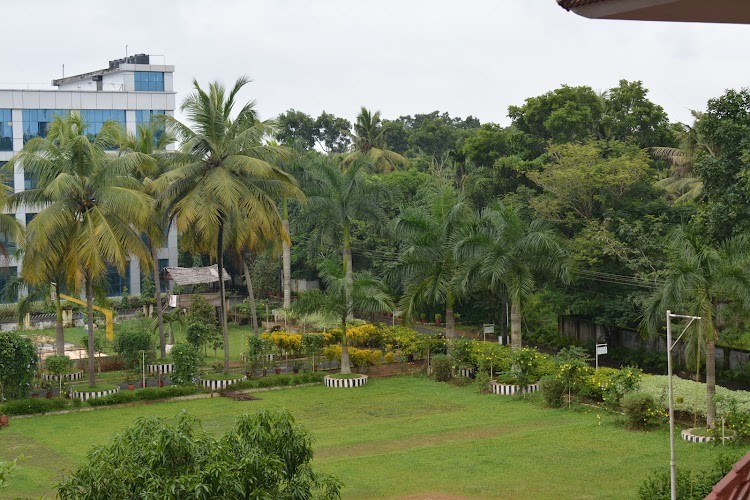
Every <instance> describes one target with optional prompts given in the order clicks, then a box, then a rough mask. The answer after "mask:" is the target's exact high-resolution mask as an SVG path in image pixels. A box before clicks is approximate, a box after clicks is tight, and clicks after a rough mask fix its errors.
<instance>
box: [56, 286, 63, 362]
mask: <svg viewBox="0 0 750 500" xmlns="http://www.w3.org/2000/svg"><path fill="white" fill-rule="evenodd" d="M55 354H57V355H58V356H65V329H64V328H63V314H62V304H61V303H60V285H59V284H58V283H57V282H55Z"/></svg>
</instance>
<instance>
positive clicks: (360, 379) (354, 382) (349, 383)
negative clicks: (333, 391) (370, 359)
mask: <svg viewBox="0 0 750 500" xmlns="http://www.w3.org/2000/svg"><path fill="white" fill-rule="evenodd" d="M323 382H325V384H326V387H362V386H363V385H365V384H366V383H367V375H358V376H357V378H336V377H332V376H331V375H326V376H325V377H323Z"/></svg>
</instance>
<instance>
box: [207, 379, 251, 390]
mask: <svg viewBox="0 0 750 500" xmlns="http://www.w3.org/2000/svg"><path fill="white" fill-rule="evenodd" d="M243 380H247V375H239V376H238V377H237V378H229V379H217V380H211V379H201V385H202V386H203V387H205V388H206V389H211V390H212V391H220V390H222V389H226V388H227V387H229V386H230V385H232V384H236V383H237V382H242V381H243Z"/></svg>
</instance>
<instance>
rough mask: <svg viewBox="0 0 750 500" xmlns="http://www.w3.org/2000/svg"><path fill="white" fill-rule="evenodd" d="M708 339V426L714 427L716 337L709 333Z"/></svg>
mask: <svg viewBox="0 0 750 500" xmlns="http://www.w3.org/2000/svg"><path fill="white" fill-rule="evenodd" d="M706 340H707V342H706V427H708V428H709V429H712V428H713V427H714V421H715V420H716V403H714V396H715V395H716V339H715V338H714V336H713V335H709V336H708V338H707V339H706Z"/></svg>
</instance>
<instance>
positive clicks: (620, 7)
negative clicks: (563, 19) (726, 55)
mask: <svg viewBox="0 0 750 500" xmlns="http://www.w3.org/2000/svg"><path fill="white" fill-rule="evenodd" d="M557 3H558V5H560V7H562V8H564V9H566V10H571V11H573V12H575V13H576V14H578V15H579V16H583V17H588V18H591V19H622V20H633V21H676V22H692V23H730V24H750V1H747V0H711V1H708V0H557Z"/></svg>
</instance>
